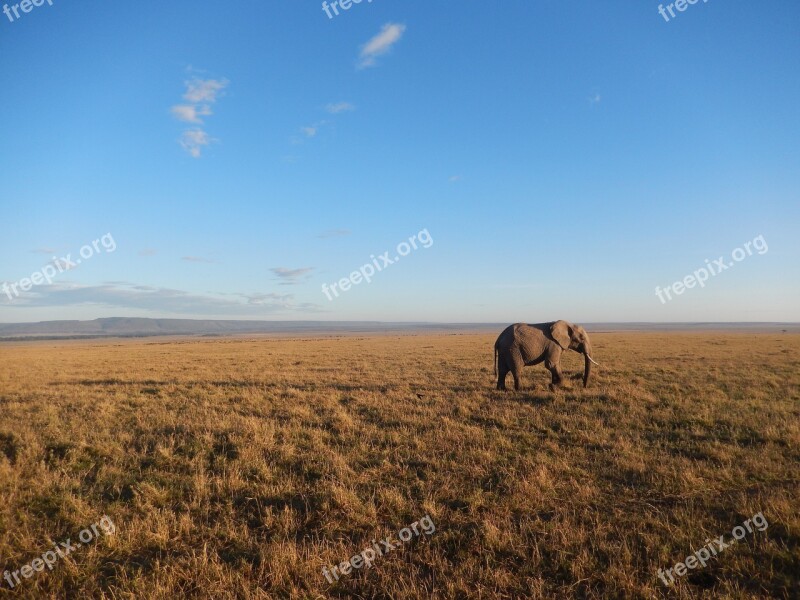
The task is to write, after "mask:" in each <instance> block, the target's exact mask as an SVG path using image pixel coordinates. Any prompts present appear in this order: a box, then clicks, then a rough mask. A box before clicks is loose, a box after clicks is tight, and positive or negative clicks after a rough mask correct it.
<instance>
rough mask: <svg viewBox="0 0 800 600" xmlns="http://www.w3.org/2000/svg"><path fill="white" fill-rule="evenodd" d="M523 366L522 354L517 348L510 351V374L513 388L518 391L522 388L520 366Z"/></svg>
mask: <svg viewBox="0 0 800 600" xmlns="http://www.w3.org/2000/svg"><path fill="white" fill-rule="evenodd" d="M524 366H525V361H524V360H522V355H521V354H520V353H519V350H517V351H512V352H511V375H512V376H513V377H514V389H515V390H516V391H520V390H521V389H522V383H521V381H522V367H524Z"/></svg>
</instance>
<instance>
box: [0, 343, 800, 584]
mask: <svg viewBox="0 0 800 600" xmlns="http://www.w3.org/2000/svg"><path fill="white" fill-rule="evenodd" d="M497 333H499V331H498V332H497ZM590 333H591V332H590ZM496 335H497V334H496V333H495V334H488V335H487V334H474V333H465V334H441V335H397V336H390V335H383V336H362V337H358V336H343V337H324V338H310V337H309V338H296V339H276V338H267V337H264V338H253V337H251V338H240V339H237V338H193V339H163V338H162V339H158V338H148V339H142V340H133V341H119V340H99V341H98V340H94V341H60V342H52V341H51V342H47V341H43V342H35V343H5V344H2V345H0V415H1V417H0V532H1V533H2V535H1V536H0V561H1V562H2V564H0V569H2V570H4V571H5V570H10V571H14V570H17V569H20V567H22V566H23V565H25V564H29V563H31V561H32V560H33V559H35V558H37V557H40V556H41V555H42V554H43V552H45V551H47V550H50V549H52V548H53V547H54V546H55V545H56V544H57V543H59V542H62V541H65V540H67V539H68V538H70V539H72V540H76V539H77V533H78V532H79V531H80V530H82V529H83V528H84V527H87V526H88V525H90V524H93V523H97V522H98V520H99V519H100V518H101V517H102V516H104V515H107V516H108V517H109V518H110V519H113V523H114V524H115V526H116V531H115V533H113V534H109V535H103V534H102V531H101V534H100V535H99V536H98V537H97V538H96V539H95V540H94V541H92V543H89V544H84V545H82V546H81V547H80V548H77V549H75V550H74V552H72V553H71V554H69V555H68V556H66V557H64V558H61V559H59V560H58V562H56V564H55V565H54V566H53V569H52V570H49V569H47V568H45V569H44V570H43V571H42V572H38V571H37V572H34V574H33V575H32V576H31V577H30V578H27V579H22V581H21V583H20V584H18V585H16V586H15V587H14V588H13V589H12V588H11V587H10V585H9V584H8V583H7V582H6V580H5V579H2V580H0V597H2V598H70V599H72V598H119V599H123V598H125V599H128V598H131V599H132V598H161V599H170V600H175V599H178V598H363V599H372V598H378V599H384V598H386V599H389V598H398V599H399V598H412V599H415V598H420V599H421V598H482V599H487V600H488V599H495V598H497V599H500V598H503V599H511V598H798V597H800V515H799V514H798V513H799V512H800V390H799V388H798V384H800V335H796V334H791V333H785V334H780V333H775V334H751V333H747V334H745V333H642V332H631V333H593V334H591V337H592V342H593V346H594V358H595V359H596V360H597V361H598V362H599V363H600V365H601V367H599V368H595V370H594V373H593V378H592V380H591V381H590V384H589V387H588V388H587V389H585V390H584V389H583V388H582V387H581V385H580V375H581V373H582V369H583V361H582V357H581V356H580V355H578V354H575V353H569V354H567V355H565V358H564V361H563V362H562V366H563V368H564V372H565V376H566V385H567V386H568V387H567V389H564V390H559V391H557V392H550V391H548V389H547V384H548V383H549V381H550V375H549V373H548V372H547V371H546V370H545V369H544V368H542V366H541V365H540V366H537V367H528V368H526V369H525V374H524V379H523V384H524V386H525V389H524V390H523V391H521V392H516V393H515V392H513V391H509V392H505V393H502V392H498V391H495V389H494V388H495V379H494V376H493V374H492V358H493V352H492V347H493V343H494V340H495V338H496ZM509 383H510V376H509ZM756 513H762V514H763V516H764V518H765V519H766V521H768V523H769V525H768V527H766V528H765V529H763V530H754V531H753V532H749V533H747V535H746V536H745V537H744V539H742V540H741V541H739V542H737V543H736V544H734V545H732V546H730V547H728V548H726V549H724V550H722V551H721V552H720V553H719V554H718V555H717V556H715V557H713V558H712V559H711V560H710V561H708V563H707V565H706V566H705V567H702V566H701V567H698V568H695V569H691V570H689V571H688V573H687V574H686V575H685V576H683V577H677V582H676V583H675V584H674V585H672V586H671V587H667V586H665V585H664V584H663V583H662V582H661V581H660V579H659V577H658V575H657V571H658V570H659V569H667V568H672V567H673V566H674V565H675V564H676V563H678V562H680V561H683V560H684V559H685V558H686V557H687V556H688V555H690V554H692V553H693V552H694V551H695V550H697V549H698V548H700V547H701V546H703V545H705V544H706V543H707V541H706V540H708V539H709V538H711V539H716V538H718V537H719V536H721V535H723V534H724V535H725V539H726V540H729V539H730V537H731V531H732V529H733V528H734V527H736V526H738V525H741V524H742V523H743V522H744V521H746V520H747V519H749V518H751V517H752V516H753V515H755V514H756ZM426 515H428V516H429V517H430V519H431V520H432V522H433V523H434V524H435V531H434V532H433V533H431V534H430V535H427V534H421V535H418V536H417V535H415V536H414V537H413V538H411V539H410V541H407V542H403V543H400V544H399V546H398V547H397V548H396V549H395V550H393V551H391V552H388V553H387V554H385V555H384V556H380V557H378V558H376V559H375V561H374V564H373V566H372V567H371V568H369V569H367V568H360V569H354V570H353V571H352V572H350V573H349V574H346V575H341V576H340V578H339V580H338V581H336V580H335V579H334V581H333V583H330V582H329V581H328V580H327V579H326V577H325V576H324V575H323V571H322V569H323V567H327V568H330V567H331V566H333V565H338V564H339V563H342V562H344V561H347V560H349V559H350V557H352V556H353V555H356V554H359V553H360V552H362V550H364V549H365V548H368V547H370V546H372V545H373V543H374V542H373V540H380V539H384V538H386V537H387V536H390V535H391V536H392V538H394V540H395V541H397V534H398V532H399V531H400V530H401V529H403V528H404V527H407V526H409V525H410V524H411V523H414V522H417V521H419V520H420V519H421V518H422V517H424V516H426ZM12 581H13V580H12Z"/></svg>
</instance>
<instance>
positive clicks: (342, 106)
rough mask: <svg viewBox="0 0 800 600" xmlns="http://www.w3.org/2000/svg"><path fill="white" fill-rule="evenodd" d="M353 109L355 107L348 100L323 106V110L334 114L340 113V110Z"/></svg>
mask: <svg viewBox="0 0 800 600" xmlns="http://www.w3.org/2000/svg"><path fill="white" fill-rule="evenodd" d="M355 109H356V107H355V106H353V105H352V104H350V103H349V102H335V103H331V104H328V105H327V106H326V107H325V110H326V111H328V112H329V113H331V114H332V115H335V114H337V113H340V112H346V111H350V110H355Z"/></svg>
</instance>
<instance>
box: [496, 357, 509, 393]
mask: <svg viewBox="0 0 800 600" xmlns="http://www.w3.org/2000/svg"><path fill="white" fill-rule="evenodd" d="M506 375H508V363H507V362H506V357H505V356H503V355H502V354H501V355H500V356H498V357H497V389H498V390H505V389H506Z"/></svg>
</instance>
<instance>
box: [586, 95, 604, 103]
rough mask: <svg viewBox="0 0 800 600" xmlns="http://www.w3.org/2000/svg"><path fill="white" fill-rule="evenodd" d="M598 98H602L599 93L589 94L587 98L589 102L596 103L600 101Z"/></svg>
mask: <svg viewBox="0 0 800 600" xmlns="http://www.w3.org/2000/svg"><path fill="white" fill-rule="evenodd" d="M600 100H602V98H601V97H600V94H594V95H593V96H591V97H590V98H589V102H591V103H592V104H597V103H599V102H600Z"/></svg>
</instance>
